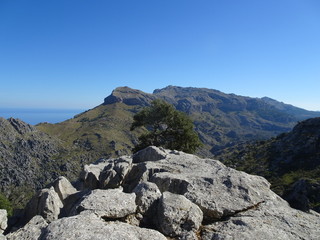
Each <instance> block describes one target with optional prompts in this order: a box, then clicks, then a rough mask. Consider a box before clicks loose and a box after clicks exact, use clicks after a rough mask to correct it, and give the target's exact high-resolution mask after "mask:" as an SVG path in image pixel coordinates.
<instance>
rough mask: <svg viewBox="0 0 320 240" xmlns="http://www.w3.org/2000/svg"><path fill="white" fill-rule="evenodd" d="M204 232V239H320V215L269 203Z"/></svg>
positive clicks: (218, 223)
mask: <svg viewBox="0 0 320 240" xmlns="http://www.w3.org/2000/svg"><path fill="white" fill-rule="evenodd" d="M203 230H204V231H203V235H202V240H218V239H246V240H256V239H259V240H270V239H275V240H296V239H320V215H319V214H318V213H310V214H307V213H305V212H301V211H299V210H295V209H292V208H289V207H288V205H287V204H283V205H281V204H276V205H274V204H273V203H272V202H268V203H262V204H260V205H259V206H258V207H257V208H255V209H250V210H248V211H245V212H242V213H239V214H236V215H235V216H234V217H231V218H229V219H228V220H226V221H222V222H216V223H214V224H211V225H209V226H204V227H203Z"/></svg>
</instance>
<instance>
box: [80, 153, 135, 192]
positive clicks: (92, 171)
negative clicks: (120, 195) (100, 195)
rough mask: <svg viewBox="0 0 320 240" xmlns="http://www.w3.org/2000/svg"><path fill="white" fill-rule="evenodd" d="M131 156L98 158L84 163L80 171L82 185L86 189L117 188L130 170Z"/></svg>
mask: <svg viewBox="0 0 320 240" xmlns="http://www.w3.org/2000/svg"><path fill="white" fill-rule="evenodd" d="M131 165H132V158H131V157H127V156H122V157H120V158H117V159H108V160H106V159H100V160H98V161H96V162H95V163H93V164H90V165H85V166H84V170H83V171H82V173H81V179H82V181H83V182H84V187H85V188H88V189H97V188H101V189H107V188H118V187H119V186H121V184H122V182H123V180H124V178H125V176H126V175H127V173H128V172H129V171H130V169H131Z"/></svg>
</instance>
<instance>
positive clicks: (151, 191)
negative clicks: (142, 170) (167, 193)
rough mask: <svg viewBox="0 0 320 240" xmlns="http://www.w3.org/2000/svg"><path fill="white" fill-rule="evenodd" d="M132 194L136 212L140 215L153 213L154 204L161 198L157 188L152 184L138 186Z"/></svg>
mask: <svg viewBox="0 0 320 240" xmlns="http://www.w3.org/2000/svg"><path fill="white" fill-rule="evenodd" d="M133 192H134V193H135V194H136V204H137V211H138V212H139V213H141V214H143V215H144V214H148V213H149V214H152V213H151V212H155V210H156V209H155V206H154V205H155V204H156V203H157V201H158V200H159V199H160V197H161V195H162V194H161V192H160V190H159V188H158V186H157V185H156V184H155V183H152V182H142V183H140V184H138V185H137V186H136V187H135V188H134V189H133Z"/></svg>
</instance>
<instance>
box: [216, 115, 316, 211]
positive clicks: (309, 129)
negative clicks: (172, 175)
mask: <svg viewBox="0 0 320 240" xmlns="http://www.w3.org/2000/svg"><path fill="white" fill-rule="evenodd" d="M216 157H217V158H218V159H220V160H223V161H224V163H225V164H227V165H229V166H233V167H235V168H237V169H239V170H243V171H246V172H249V173H251V174H258V175H261V176H264V177H266V178H267V179H268V180H269V181H270V182H271V183H272V185H273V189H274V190H275V191H276V192H277V193H279V194H280V195H282V196H283V197H284V198H286V199H287V200H288V201H289V202H290V204H291V205H292V206H293V207H296V208H299V209H302V210H308V209H310V208H312V209H314V210H316V211H320V177H319V176H320V118H312V119H308V120H305V121H302V122H300V123H299V124H297V125H296V126H295V127H294V128H293V130H292V131H290V132H289V133H284V134H281V135H279V136H277V137H276V138H272V139H270V140H267V141H261V142H257V143H255V144H249V145H248V144H242V145H237V146H234V147H232V148H228V149H224V150H223V151H221V152H220V153H219V154H217V155H216Z"/></svg>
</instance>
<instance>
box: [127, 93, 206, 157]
mask: <svg viewBox="0 0 320 240" xmlns="http://www.w3.org/2000/svg"><path fill="white" fill-rule="evenodd" d="M137 127H145V128H146V129H147V130H148V131H147V133H145V134H142V135H141V136H140V137H139V143H138V145H136V146H135V148H134V149H133V152H137V151H139V150H141V149H143V148H145V147H148V146H157V147H164V148H167V149H172V150H179V151H184V152H187V153H194V152H195V151H196V149H197V148H198V147H199V146H201V145H202V144H201V142H200V140H199V137H198V134H197V133H196V132H195V131H194V129H193V123H192V121H191V119H190V118H188V116H187V115H186V114H185V113H183V112H180V111H178V110H176V109H175V108H174V106H172V105H171V104H169V103H167V102H165V101H163V100H160V99H157V100H154V101H153V102H152V103H151V106H149V107H146V108H144V109H143V110H142V111H140V112H139V113H137V114H136V115H135V116H134V122H133V123H132V126H131V130H134V129H135V128H137Z"/></svg>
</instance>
